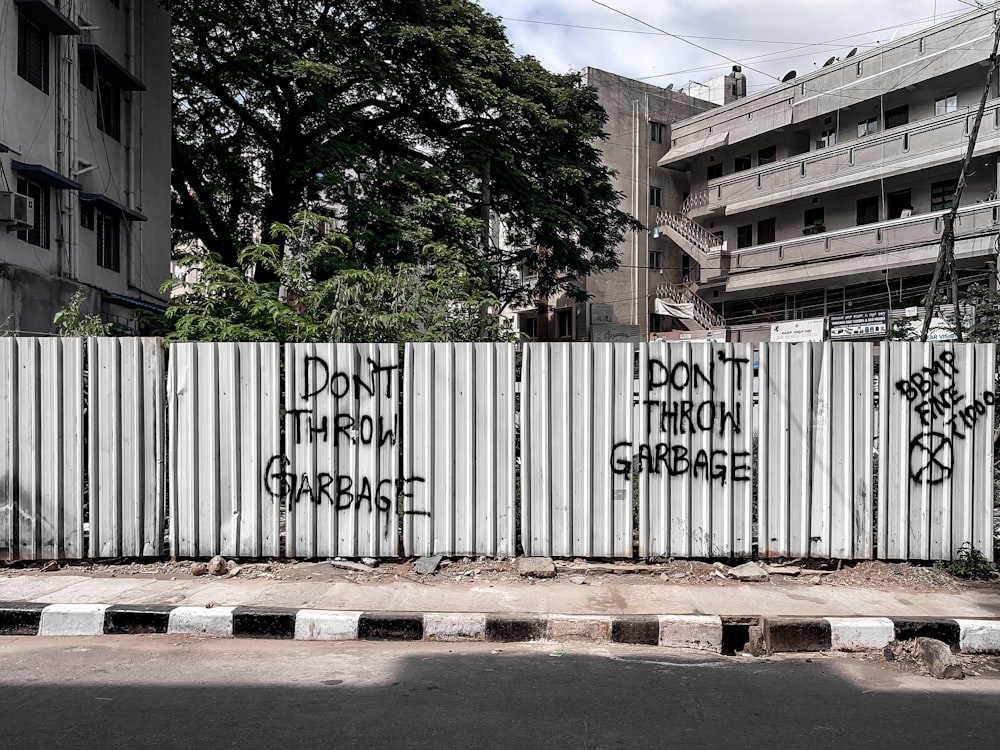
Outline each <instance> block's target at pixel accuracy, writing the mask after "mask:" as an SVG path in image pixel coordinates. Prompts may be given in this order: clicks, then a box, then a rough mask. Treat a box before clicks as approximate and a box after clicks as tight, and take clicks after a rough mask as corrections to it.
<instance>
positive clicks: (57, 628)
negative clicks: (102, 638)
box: [38, 604, 110, 636]
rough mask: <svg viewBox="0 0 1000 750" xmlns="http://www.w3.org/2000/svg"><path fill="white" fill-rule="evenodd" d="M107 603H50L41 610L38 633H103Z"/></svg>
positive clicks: (61, 634)
mask: <svg viewBox="0 0 1000 750" xmlns="http://www.w3.org/2000/svg"><path fill="white" fill-rule="evenodd" d="M109 606H110V605H108V604H50V605H49V606H47V607H46V608H45V609H43V610H42V619H41V621H40V622H39V623H38V635H58V636H64V635H104V613H105V611H106V610H107V608H108V607H109Z"/></svg>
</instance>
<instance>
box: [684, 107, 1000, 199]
mask: <svg viewBox="0 0 1000 750" xmlns="http://www.w3.org/2000/svg"><path fill="white" fill-rule="evenodd" d="M975 115H976V109H975V108H962V109H960V110H958V111H956V112H952V113H950V114H946V115H939V116H936V117H930V118H925V119H923V120H916V121H914V122H911V123H908V124H906V125H902V126H900V127H896V128H893V129H891V130H886V131H882V132H880V133H872V134H870V135H866V136H863V137H861V138H853V139H852V140H848V141H844V142H843V143H838V144H837V145H835V146H831V147H829V148H822V149H816V150H813V151H809V152H806V153H802V154H797V155H795V156H793V157H791V158H788V159H782V160H780V161H777V162H773V163H771V164H767V165H766V166H763V167H758V168H756V169H748V170H745V171H743V172H737V173H735V174H731V175H726V176H725V177H720V178H719V179H716V180H712V181H710V182H709V183H708V187H707V189H705V190H701V191H698V192H696V193H692V195H691V197H690V198H689V199H688V201H686V205H685V208H686V209H687V215H688V217H691V218H697V217H708V216H719V215H721V214H723V213H724V214H726V215H733V214H739V213H742V212H745V211H752V210H755V209H760V208H765V207H768V206H774V205H776V204H780V203H784V202H787V201H792V200H796V199H798V198H804V197H808V196H811V195H814V194H817V193H826V192H830V191H833V190H838V189H843V188H848V187H852V186H854V185H861V184H864V183H867V182H871V181H873V180H878V179H886V178H889V177H893V176H895V175H903V174H908V173H910V172H915V171H918V170H923V169H927V168H929V167H935V166H939V165H942V164H951V163H955V162H959V161H961V159H962V157H963V156H964V155H965V151H966V148H967V147H968V135H969V131H970V129H971V127H972V125H973V123H974V121H975ZM998 150H1000V100H997V99H994V100H992V101H990V102H988V103H987V106H986V111H985V113H984V115H983V121H982V125H981V126H980V129H979V135H978V138H977V141H976V154H987V153H992V152H996V151H998Z"/></svg>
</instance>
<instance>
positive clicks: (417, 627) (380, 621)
mask: <svg viewBox="0 0 1000 750" xmlns="http://www.w3.org/2000/svg"><path fill="white" fill-rule="evenodd" d="M423 637H424V616H423V614H422V613H419V612H362V613H361V616H360V617H359V618H358V640H359V641H419V640H422V639H423Z"/></svg>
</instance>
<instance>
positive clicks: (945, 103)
mask: <svg viewBox="0 0 1000 750" xmlns="http://www.w3.org/2000/svg"><path fill="white" fill-rule="evenodd" d="M957 109H958V95H957V94H949V95H948V96H942V97H941V98H940V99H935V100H934V114H935V115H946V114H948V113H949V112H954V111H956V110H957Z"/></svg>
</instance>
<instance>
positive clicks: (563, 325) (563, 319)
mask: <svg viewBox="0 0 1000 750" xmlns="http://www.w3.org/2000/svg"><path fill="white" fill-rule="evenodd" d="M556 332H557V333H558V336H559V338H561V339H571V338H573V311H572V310H569V309H567V310H556Z"/></svg>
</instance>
